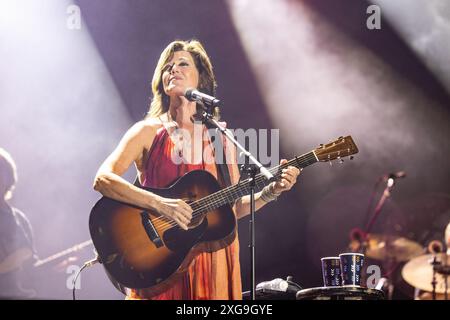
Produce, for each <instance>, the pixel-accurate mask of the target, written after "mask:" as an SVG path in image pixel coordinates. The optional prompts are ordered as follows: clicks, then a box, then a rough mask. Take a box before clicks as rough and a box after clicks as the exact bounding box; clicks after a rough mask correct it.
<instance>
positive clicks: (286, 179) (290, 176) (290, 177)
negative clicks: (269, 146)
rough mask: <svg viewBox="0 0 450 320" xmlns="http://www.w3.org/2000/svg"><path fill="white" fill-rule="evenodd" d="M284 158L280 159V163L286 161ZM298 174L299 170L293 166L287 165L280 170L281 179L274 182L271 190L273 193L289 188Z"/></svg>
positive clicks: (295, 180)
mask: <svg viewBox="0 0 450 320" xmlns="http://www.w3.org/2000/svg"><path fill="white" fill-rule="evenodd" d="M287 162H288V161H287V160H286V159H282V160H281V161H280V165H282V164H285V163H287ZM299 174H300V170H299V169H297V168H296V167H294V166H288V167H287V168H285V169H283V170H282V173H281V179H280V180H279V181H276V182H274V186H273V189H272V190H273V192H274V193H275V194H277V195H278V194H280V193H282V192H284V191H287V190H290V189H291V188H292V187H293V185H294V184H295V183H296V182H297V177H298V175H299Z"/></svg>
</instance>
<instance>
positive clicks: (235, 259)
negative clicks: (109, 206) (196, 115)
mask: <svg viewBox="0 0 450 320" xmlns="http://www.w3.org/2000/svg"><path fill="white" fill-rule="evenodd" d="M172 129H173V128H170V127H169V126H167V125H165V126H164V127H161V128H160V129H158V131H157V133H156V136H155V138H154V141H153V143H152V146H151V148H150V151H149V155H148V160H147V164H146V169H145V174H144V181H143V182H142V185H143V186H144V187H152V188H162V187H166V186H168V185H169V184H170V183H172V182H173V181H174V180H176V179H177V178H179V177H181V176H183V175H184V174H185V173H187V172H189V171H192V170H199V169H200V170H206V171H208V172H210V173H211V174H212V175H214V176H215V177H216V179H217V169H216V165H215V164H214V163H213V162H212V161H204V158H209V160H211V157H214V150H213V148H212V143H211V139H210V138H209V136H207V137H208V138H207V141H203V142H202V151H204V153H203V154H204V156H202V159H203V161H201V162H200V163H198V164H192V163H184V162H181V163H179V164H176V163H174V161H173V160H172V159H173V155H174V153H177V152H178V153H179V152H180V151H179V147H178V145H177V143H176V141H177V139H176V138H174V135H173V132H174V130H172ZM203 130H204V131H205V130H206V128H203ZM169 132H170V133H169ZM205 140H206V139H205ZM174 141H175V142H174ZM224 145H225V149H226V148H227V145H226V141H225V142H224ZM205 150H206V151H205ZM212 159H213V158H212ZM229 167H230V165H229ZM229 172H230V180H231V183H232V184H234V183H236V182H237V181H238V179H239V177H237V172H236V170H232V168H230V169H229ZM127 299H140V297H139V296H138V295H137V293H136V292H135V291H133V290H132V291H131V294H130V295H129V296H128V297H127ZM241 299H242V284H241V271H240V263H239V241H238V236H237V235H236V239H235V240H234V241H233V243H231V244H230V245H229V246H228V247H226V248H223V249H220V250H218V251H215V252H212V253H201V254H199V255H198V256H197V257H196V258H195V259H194V260H193V263H192V264H191V265H190V267H189V269H188V272H186V273H185V274H184V275H183V277H182V278H181V279H180V280H179V281H178V282H176V283H175V284H174V285H173V286H172V287H171V288H170V289H168V290H167V291H165V292H163V293H161V294H159V295H157V296H154V297H152V300H241Z"/></svg>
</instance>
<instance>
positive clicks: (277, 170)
mask: <svg viewBox="0 0 450 320" xmlns="http://www.w3.org/2000/svg"><path fill="white" fill-rule="evenodd" d="M316 162H318V160H317V157H316V155H315V154H314V151H311V152H308V153H306V154H304V155H301V156H298V157H295V158H293V159H291V160H290V161H288V162H287V163H285V164H282V165H278V166H276V167H273V168H271V169H269V171H270V173H272V174H273V176H274V178H275V179H276V180H279V179H280V178H281V174H282V170H283V169H284V168H287V167H288V166H294V167H296V168H299V169H301V168H305V167H307V166H309V165H312V164H314V163H316ZM250 180H251V179H250V178H248V179H245V180H242V181H240V182H239V183H237V184H235V185H233V186H229V187H227V188H225V189H222V190H220V191H217V192H215V193H212V194H210V195H208V196H206V197H204V198H202V199H199V200H196V201H194V202H192V203H191V204H190V205H191V207H192V209H193V210H194V214H195V215H198V214H203V213H206V212H208V211H211V210H214V209H217V208H219V207H221V206H223V205H225V204H234V202H235V201H236V200H238V199H240V198H241V197H243V196H246V195H248V194H249V193H250V183H251V181H250ZM267 184H268V181H267V179H266V178H265V177H264V175H263V174H261V173H259V174H257V175H256V177H255V189H256V191H260V190H262V189H263V188H264V187H265V186H266V185H267Z"/></svg>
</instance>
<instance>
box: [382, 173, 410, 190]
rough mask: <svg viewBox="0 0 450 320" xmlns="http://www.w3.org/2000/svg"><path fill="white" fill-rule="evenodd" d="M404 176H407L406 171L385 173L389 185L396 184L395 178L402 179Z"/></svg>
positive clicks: (384, 177) (385, 179)
mask: <svg viewBox="0 0 450 320" xmlns="http://www.w3.org/2000/svg"><path fill="white" fill-rule="evenodd" d="M404 177H406V172H405V171H397V172H392V173H389V174H386V175H384V176H383V180H384V181H387V184H388V187H392V186H393V185H394V182H395V179H400V178H404Z"/></svg>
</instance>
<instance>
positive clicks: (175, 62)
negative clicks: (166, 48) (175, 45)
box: [162, 51, 199, 97]
mask: <svg viewBox="0 0 450 320" xmlns="http://www.w3.org/2000/svg"><path fill="white" fill-rule="evenodd" d="M198 78H199V74H198V70H197V68H196V66H195V63H194V59H193V58H192V56H191V54H190V53H189V52H187V51H176V52H174V54H173V56H172V58H171V59H170V60H169V61H168V62H167V63H166V65H165V66H164V68H163V74H162V81H163V87H164V92H165V93H166V94H167V95H168V96H172V97H173V96H183V95H184V93H185V92H186V90H187V89H191V88H193V89H194V88H197V85H198Z"/></svg>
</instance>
